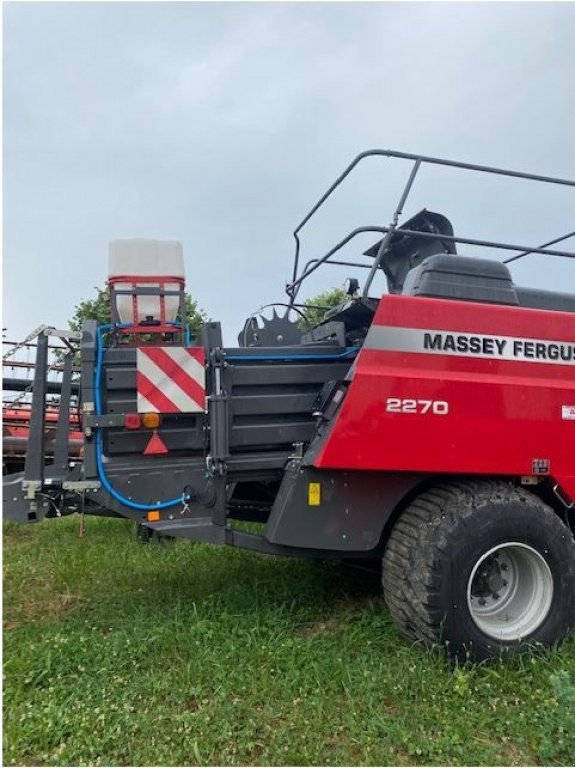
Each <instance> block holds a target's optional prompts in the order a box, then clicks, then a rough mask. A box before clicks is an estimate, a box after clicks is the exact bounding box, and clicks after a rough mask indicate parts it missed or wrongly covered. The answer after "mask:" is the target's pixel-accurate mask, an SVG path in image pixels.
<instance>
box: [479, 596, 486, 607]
mask: <svg viewBox="0 0 575 768" xmlns="http://www.w3.org/2000/svg"><path fill="white" fill-rule="evenodd" d="M486 604H487V600H486V599H485V598H484V597H480V598H479V605H486Z"/></svg>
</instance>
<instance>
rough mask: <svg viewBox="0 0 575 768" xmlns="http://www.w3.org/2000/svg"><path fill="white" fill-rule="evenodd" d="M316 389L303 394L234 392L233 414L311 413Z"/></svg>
mask: <svg viewBox="0 0 575 768" xmlns="http://www.w3.org/2000/svg"><path fill="white" fill-rule="evenodd" d="M316 397H317V392H316V389H314V390H313V391H312V392H304V393H303V394H272V395H269V394H254V395H245V396H242V395H238V394H236V393H234V398H233V400H232V401H231V410H232V415H233V416H251V415H256V414H261V413H269V414H280V413H281V414H288V413H311V408H312V406H313V403H314V400H315V399H316Z"/></svg>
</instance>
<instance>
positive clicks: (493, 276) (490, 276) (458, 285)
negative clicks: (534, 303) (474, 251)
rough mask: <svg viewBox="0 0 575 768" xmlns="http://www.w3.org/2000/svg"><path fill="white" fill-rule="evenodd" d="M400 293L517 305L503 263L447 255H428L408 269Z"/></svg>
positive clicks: (507, 270) (506, 269)
mask: <svg viewBox="0 0 575 768" xmlns="http://www.w3.org/2000/svg"><path fill="white" fill-rule="evenodd" d="M402 293H403V294H404V295H407V296H433V297H437V298H443V299H459V300H464V301H479V302H486V303H489V304H515V305H517V304H519V301H518V298H517V294H516V292H515V287H514V285H513V281H512V280H511V275H510V273H509V269H508V268H507V267H506V266H505V264H502V263H501V262H499V261H491V260H490V259H476V258H470V257H466V256H454V255H450V254H436V255H435V256H430V257H428V258H427V259H425V260H424V261H423V262H422V263H421V264H420V265H419V266H417V267H415V269H412V270H411V271H410V272H409V273H408V275H407V277H406V279H405V282H404V285H403V291H402Z"/></svg>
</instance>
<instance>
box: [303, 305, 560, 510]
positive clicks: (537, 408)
mask: <svg viewBox="0 0 575 768" xmlns="http://www.w3.org/2000/svg"><path fill="white" fill-rule="evenodd" d="M574 339H575V315H574V314H572V313H563V312H548V311H542V310H536V309H527V308H518V307H514V306H497V305H485V304H479V303H471V302H460V301H450V300H440V299H426V298H421V297H417V298H414V297H409V296H384V297H383V298H382V299H381V302H380V304H379V307H378V311H377V313H376V316H375V318H374V322H373V324H372V326H371V328H370V331H369V333H368V336H367V338H366V341H365V344H364V346H363V348H362V350H361V351H360V353H359V355H358V358H357V361H356V366H355V371H354V374H353V378H352V380H351V384H350V387H349V391H348V393H347V395H346V397H345V399H344V402H343V404H342V407H341V410H340V413H339V414H338V417H337V419H336V422H335V424H334V427H333V429H332V431H331V434H330V436H329V438H328V440H327V441H326V443H325V445H324V447H323V450H322V451H321V452H320V454H319V455H318V458H317V460H316V463H315V466H317V467H318V468H332V469H334V468H339V469H364V470H394V471H398V470H399V471H411V472H429V473H449V474H459V473H461V474H475V475H477V474H485V475H497V476H501V475H514V476H540V475H548V476H550V477H551V478H553V480H554V481H555V482H556V483H557V484H558V485H559V486H560V489H561V490H562V492H563V495H564V496H566V497H568V499H569V500H570V501H571V502H573V501H574V500H575V344H574V342H573V340H574Z"/></svg>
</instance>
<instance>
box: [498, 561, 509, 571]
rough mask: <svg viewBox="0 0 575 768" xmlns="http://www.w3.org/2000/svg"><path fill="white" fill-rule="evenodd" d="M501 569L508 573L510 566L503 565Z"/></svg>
mask: <svg viewBox="0 0 575 768" xmlns="http://www.w3.org/2000/svg"><path fill="white" fill-rule="evenodd" d="M500 568H501V570H502V571H508V570H509V566H508V565H507V564H506V563H501V566H500Z"/></svg>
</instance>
